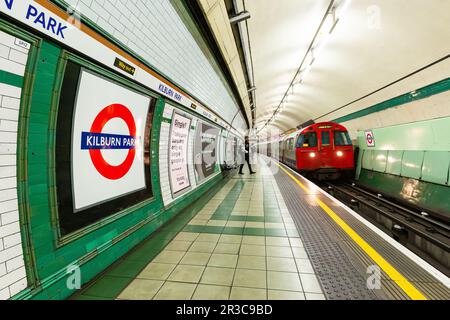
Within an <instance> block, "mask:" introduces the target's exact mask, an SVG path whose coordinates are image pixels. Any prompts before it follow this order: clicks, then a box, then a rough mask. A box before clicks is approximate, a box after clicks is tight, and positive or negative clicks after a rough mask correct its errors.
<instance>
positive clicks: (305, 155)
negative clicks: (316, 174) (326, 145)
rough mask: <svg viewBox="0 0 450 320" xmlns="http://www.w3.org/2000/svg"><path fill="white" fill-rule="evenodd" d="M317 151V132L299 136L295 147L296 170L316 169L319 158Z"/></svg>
mask: <svg viewBox="0 0 450 320" xmlns="http://www.w3.org/2000/svg"><path fill="white" fill-rule="evenodd" d="M317 151H318V141H317V132H316V131H311V132H305V133H302V134H300V136H299V138H298V140H297V146H296V156H297V168H298V170H300V171H303V170H306V171H310V170H314V169H315V168H317V167H318V161H319V158H320V157H318V154H317Z"/></svg>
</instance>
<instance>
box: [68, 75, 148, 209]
mask: <svg viewBox="0 0 450 320" xmlns="http://www.w3.org/2000/svg"><path fill="white" fill-rule="evenodd" d="M149 106H150V98H149V97H146V96H144V95H142V94H139V93H137V92H134V91H132V90H129V89H127V88H125V87H122V86H120V85H118V84H115V83H113V82H111V81H109V80H107V79H104V78H101V77H99V76H97V75H94V74H92V73H90V72H88V71H85V70H82V72H81V75H80V80H79V87H78V95H77V100H76V103H75V112H74V122H73V123H74V124H73V131H72V181H73V201H74V210H75V211H79V210H82V209H84V208H86V207H90V206H92V205H95V204H98V203H102V202H104V201H107V200H110V199H114V198H117V197H120V196H123V195H125V194H128V193H131V192H134V191H137V190H141V189H144V188H146V181H145V172H144V145H143V144H144V138H145V128H146V124H147V115H148V111H149Z"/></svg>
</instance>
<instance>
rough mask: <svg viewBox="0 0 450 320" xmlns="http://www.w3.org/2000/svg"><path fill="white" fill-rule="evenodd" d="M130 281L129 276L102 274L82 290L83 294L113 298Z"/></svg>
mask: <svg viewBox="0 0 450 320" xmlns="http://www.w3.org/2000/svg"><path fill="white" fill-rule="evenodd" d="M131 281H132V279H131V278H122V277H112V276H104V277H102V278H101V279H100V280H98V281H97V282H96V283H94V284H93V285H92V286H91V287H89V288H88V289H87V290H86V291H84V293H83V295H86V296H93V297H102V298H111V299H113V298H116V297H117V296H118V295H119V294H120V292H121V291H122V290H123V289H125V287H126V286H128V284H129V283H130V282H131Z"/></svg>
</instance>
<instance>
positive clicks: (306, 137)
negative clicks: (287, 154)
mask: <svg viewBox="0 0 450 320" xmlns="http://www.w3.org/2000/svg"><path fill="white" fill-rule="evenodd" d="M314 147H317V133H315V132H308V133H304V134H301V135H300V138H298V141H297V148H314Z"/></svg>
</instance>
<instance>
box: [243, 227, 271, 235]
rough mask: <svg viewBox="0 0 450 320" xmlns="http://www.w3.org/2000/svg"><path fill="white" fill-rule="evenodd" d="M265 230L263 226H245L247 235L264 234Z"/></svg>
mask: <svg viewBox="0 0 450 320" xmlns="http://www.w3.org/2000/svg"><path fill="white" fill-rule="evenodd" d="M265 234H266V233H265V230H264V229H263V228H245V229H244V235H246V236H264V235H265Z"/></svg>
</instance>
